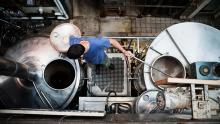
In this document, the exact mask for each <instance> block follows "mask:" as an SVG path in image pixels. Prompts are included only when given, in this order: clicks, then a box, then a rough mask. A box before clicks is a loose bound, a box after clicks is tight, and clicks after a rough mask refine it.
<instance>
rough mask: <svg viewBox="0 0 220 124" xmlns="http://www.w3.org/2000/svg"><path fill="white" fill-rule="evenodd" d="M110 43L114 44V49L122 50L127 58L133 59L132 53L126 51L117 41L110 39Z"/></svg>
mask: <svg viewBox="0 0 220 124" xmlns="http://www.w3.org/2000/svg"><path fill="white" fill-rule="evenodd" d="M109 41H110V43H111V44H112V46H113V47H115V48H117V49H118V50H120V51H121V52H122V53H123V54H124V55H125V56H127V57H132V56H133V54H132V53H131V52H130V51H126V50H125V49H124V48H123V47H122V46H121V44H120V43H119V42H118V41H117V40H115V39H109Z"/></svg>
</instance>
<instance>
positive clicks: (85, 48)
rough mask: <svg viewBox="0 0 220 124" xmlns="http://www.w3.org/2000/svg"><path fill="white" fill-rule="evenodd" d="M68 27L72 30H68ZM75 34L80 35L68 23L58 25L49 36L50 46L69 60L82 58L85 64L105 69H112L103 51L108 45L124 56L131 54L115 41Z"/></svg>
mask: <svg viewBox="0 0 220 124" xmlns="http://www.w3.org/2000/svg"><path fill="white" fill-rule="evenodd" d="M70 26H71V27H72V28H70ZM67 27H68V28H67ZM67 30H68V31H67ZM76 32H77V34H78V35H79V34H81V33H79V32H80V31H79V29H78V28H77V27H76V26H75V25H72V24H69V23H65V24H61V25H58V26H57V27H56V28H55V29H54V30H53V31H52V32H51V35H50V40H51V44H52V46H53V47H54V48H55V49H57V50H58V51H59V52H63V53H67V56H68V57H69V58H71V59H78V58H80V57H81V56H83V58H84V59H85V61H86V62H87V63H90V64H95V65H100V64H102V65H104V66H105V67H112V64H111V63H110V62H109V59H108V57H107V55H106V53H105V51H104V50H105V48H109V47H110V45H112V46H113V47H115V48H117V49H118V50H119V51H121V52H122V53H123V54H124V55H125V56H127V57H131V56H132V54H131V52H130V51H126V50H125V49H124V48H123V47H122V46H121V45H120V44H119V43H118V42H117V41H116V40H115V39H109V38H105V37H99V38H96V37H79V36H78V35H75V34H76ZM62 33H63V34H62ZM61 34H62V35H61ZM59 35H60V36H59ZM59 41H60V42H61V43H60V42H59ZM113 68H114V67H113Z"/></svg>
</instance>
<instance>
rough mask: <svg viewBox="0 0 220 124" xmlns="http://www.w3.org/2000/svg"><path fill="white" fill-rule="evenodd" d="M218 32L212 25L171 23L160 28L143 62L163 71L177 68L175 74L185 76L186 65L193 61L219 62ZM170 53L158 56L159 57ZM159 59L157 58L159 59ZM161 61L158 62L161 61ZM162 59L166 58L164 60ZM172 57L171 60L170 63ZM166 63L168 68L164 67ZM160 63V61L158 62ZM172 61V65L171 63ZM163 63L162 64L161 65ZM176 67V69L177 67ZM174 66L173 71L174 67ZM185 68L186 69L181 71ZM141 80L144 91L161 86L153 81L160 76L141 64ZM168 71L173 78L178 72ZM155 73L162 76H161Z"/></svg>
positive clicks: (219, 40) (187, 69)
mask: <svg viewBox="0 0 220 124" xmlns="http://www.w3.org/2000/svg"><path fill="white" fill-rule="evenodd" d="M219 36H220V31H219V30H218V29H215V28H213V27H211V26H208V25H205V24H201V23H195V22H184V23H179V24H175V25H172V26H170V27H168V28H167V29H165V30H164V31H162V32H161V33H160V34H159V35H158V36H157V37H156V38H155V39H154V41H153V42H152V44H151V45H150V48H153V49H155V50H156V51H158V52H155V50H152V49H148V51H147V53H146V58H145V63H147V64H149V65H152V66H157V65H158V68H159V69H161V68H162V70H163V71H166V70H170V71H174V70H175V69H177V71H176V72H177V73H178V70H179V71H180V70H181V69H183V71H182V73H180V75H177V77H182V78H184V77H185V73H189V66H190V64H192V63H193V62H198V61H207V62H219V61H220V54H219V53H220V37H219ZM164 55H165V56H170V57H166V58H163V59H161V58H160V56H164ZM158 58H159V59H158ZM160 60H161V61H160ZM163 60H165V61H163ZM173 60H175V61H174V62H172V61H173ZM167 62H168V63H169V64H168V65H169V67H168V66H167V67H165V66H166V65H167V64H166V63H167ZM157 63H159V64H157ZM172 63H173V64H172ZM163 66H164V67H163ZM175 66H176V67H177V68H176V67H175ZM173 69H174V70H173ZM184 69H186V70H185V72H184ZM143 72H144V82H145V86H146V89H147V90H157V89H161V88H160V87H158V86H156V85H155V84H154V82H155V79H156V78H158V79H162V78H161V77H163V75H161V73H160V72H157V71H155V70H153V69H152V68H150V67H149V66H147V65H144V69H143ZM176 72H175V73H173V74H174V75H173V74H172V72H168V73H171V75H173V76H175V77H176V74H177V73H176ZM158 75H161V76H160V78H159V77H158Z"/></svg>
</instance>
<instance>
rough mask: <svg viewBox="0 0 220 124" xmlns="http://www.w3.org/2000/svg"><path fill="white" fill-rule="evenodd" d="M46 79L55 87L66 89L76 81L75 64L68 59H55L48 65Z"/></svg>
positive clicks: (45, 72)
mask: <svg viewBox="0 0 220 124" xmlns="http://www.w3.org/2000/svg"><path fill="white" fill-rule="evenodd" d="M44 79H45V81H46V83H47V84H48V85H49V86H50V87H52V88H54V89H65V88H67V87H69V86H70V85H71V84H72V82H73V81H74V79H75V69H74V67H73V65H72V64H71V63H70V62H68V61H66V60H62V59H58V60H54V61H52V62H50V63H49V64H48V65H47V66H46V68H45V70H44Z"/></svg>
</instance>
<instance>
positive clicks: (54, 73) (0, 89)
mask: <svg viewBox="0 0 220 124" xmlns="http://www.w3.org/2000/svg"><path fill="white" fill-rule="evenodd" d="M5 58H7V59H10V60H14V61H16V62H19V63H22V64H25V65H27V66H28V67H29V69H30V70H29V71H31V72H32V73H34V78H32V81H30V80H27V79H20V78H15V77H9V76H0V98H1V100H0V103H1V108H51V109H64V108H65V107H67V106H68V105H69V103H70V102H71V101H72V100H73V98H74V96H75V94H76V92H77V90H78V88H79V86H80V84H81V83H82V78H83V77H82V76H83V75H82V72H81V69H80V65H79V62H78V60H75V61H74V60H70V59H68V58H67V57H65V56H64V55H62V54H60V53H59V52H57V51H56V50H55V49H54V48H52V47H51V44H50V41H49V37H43V36H41V37H32V38H28V39H26V40H23V41H22V42H20V43H19V44H16V45H14V46H13V47H12V48H10V49H9V50H8V51H7V52H6V54H5Z"/></svg>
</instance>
